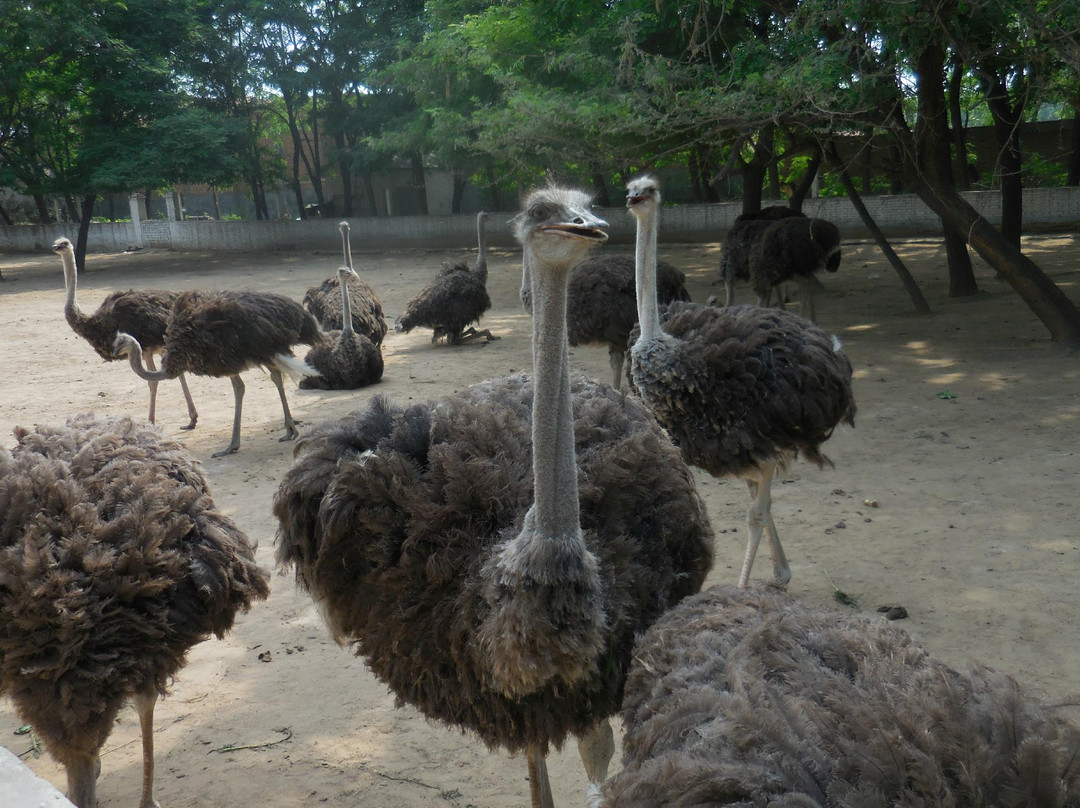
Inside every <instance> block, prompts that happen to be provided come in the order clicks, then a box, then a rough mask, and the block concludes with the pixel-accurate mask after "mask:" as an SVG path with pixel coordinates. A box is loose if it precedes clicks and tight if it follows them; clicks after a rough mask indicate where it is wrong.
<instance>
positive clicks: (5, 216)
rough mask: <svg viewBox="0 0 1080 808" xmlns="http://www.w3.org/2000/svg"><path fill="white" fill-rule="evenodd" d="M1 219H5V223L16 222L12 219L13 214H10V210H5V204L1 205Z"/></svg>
mask: <svg viewBox="0 0 1080 808" xmlns="http://www.w3.org/2000/svg"><path fill="white" fill-rule="evenodd" d="M0 219H3V220H4V224H15V222H13V221H11V216H9V215H8V212H7V211H6V210H4V206H3V205H0Z"/></svg>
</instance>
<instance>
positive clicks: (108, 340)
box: [53, 238, 199, 429]
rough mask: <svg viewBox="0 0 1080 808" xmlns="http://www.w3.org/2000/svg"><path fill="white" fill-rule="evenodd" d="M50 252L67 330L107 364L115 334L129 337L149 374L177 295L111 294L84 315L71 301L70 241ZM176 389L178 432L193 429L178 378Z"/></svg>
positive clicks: (191, 406)
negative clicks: (181, 418)
mask: <svg viewBox="0 0 1080 808" xmlns="http://www.w3.org/2000/svg"><path fill="white" fill-rule="evenodd" d="M53 250H54V251H55V252H56V253H57V254H59V256H60V260H61V261H62V262H63V265H64V286H65V287H66V289H67V302H66V303H65V304H64V317H65V319H67V321H68V325H70V326H71V329H72V330H73V331H74V332H75V333H76V334H78V335H79V336H80V337H82V338H83V339H84V340H86V341H87V342H89V343H90V345H91V347H93V349H94V350H95V351H97V352H98V356H100V357H101V358H102V359H104V360H106V361H107V362H111V361H113V360H114V359H116V356H115V355H114V354H113V350H112V348H113V341H114V340H115V339H116V334H117V333H118V332H120V331H123V332H125V333H128V334H133V335H134V336H135V338H136V339H137V340H138V341H139V344H140V345H141V346H142V350H143V360H144V361H145V362H146V366H147V367H148V368H150V370H154V354H155V353H161V351H162V350H163V349H164V347H165V326H166V325H167V324H168V322H169V312H170V311H171V310H172V304H173V302H174V301H175V300H176V296H177V294H178V293H177V292H169V291H165V290H160V289H139V290H135V289H130V290H128V291H126V292H113V293H112V294H110V295H109V296H108V297H106V298H105V300H104V301H103V302H102V304H101V305H100V306H98V309H97V311H95V312H94V313H93V314H91V315H86V314H85V313H84V312H83V310H82V309H81V308H79V303H78V301H77V300H76V299H75V288H76V286H77V285H78V273H77V271H76V269H75V250H74V248H73V247H72V245H71V241H70V240H69V239H66V238H58V239H57V240H56V241H55V242H54V243H53ZM149 386H150V413H149V415H148V416H147V417H148V419H149V421H150V423H154V420H155V415H156V410H157V389H158V383H157V381H150V382H149ZM180 388H181V389H182V390H183V391H184V400H185V401H186V402H187V408H188V418H189V419H190V420H189V421H188V424H187V426H183V427H180V428H181V429H194V428H195V423H196V422H197V421H198V420H199V413H198V412H196V410H195V402H194V401H193V400H192V398H191V391H190V390H188V385H187V379H185V378H184V374H183V373H181V374H180Z"/></svg>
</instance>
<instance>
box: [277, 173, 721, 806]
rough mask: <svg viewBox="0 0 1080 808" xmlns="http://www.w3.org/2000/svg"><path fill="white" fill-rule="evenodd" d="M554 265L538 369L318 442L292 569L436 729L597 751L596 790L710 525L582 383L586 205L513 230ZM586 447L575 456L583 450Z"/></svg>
mask: <svg viewBox="0 0 1080 808" xmlns="http://www.w3.org/2000/svg"><path fill="white" fill-rule="evenodd" d="M513 225H514V229H515V231H516V235H517V238H518V239H519V240H520V241H521V242H522V245H523V247H524V249H525V251H526V253H527V255H528V256H530V257H531V258H532V260H533V261H534V262H535V287H534V300H535V304H536V311H535V317H534V319H533V331H534V341H533V354H534V363H535V376H534V377H533V378H530V377H529V376H527V375H516V376H511V377H508V378H500V379H494V380H491V381H488V382H484V383H481V384H478V385H474V386H472V387H470V388H467V389H465V390H464V391H463V392H462V393H460V394H458V395H456V396H453V397H448V398H443V399H440V400H436V401H431V402H428V403H426V404H416V405H411V406H408V407H401V406H395V405H392V404H390V403H389V402H387V401H386V400H385V399H383V398H382V397H376V398H375V399H374V400H373V401H372V403H371V404H370V405H369V407H368V408H367V410H366V411H364V412H361V413H355V414H353V415H351V416H349V417H347V418H344V419H342V420H340V421H337V422H334V423H330V424H326V425H323V426H321V427H318V428H316V429H314V430H312V431H309V432H307V433H306V434H305V435H304V436H303V437H302V438H301V439H300V442H299V443H298V445H297V454H298V459H297V461H296V462H295V464H294V465H293V467H292V468H291V469H290V470H289V472H288V473H287V475H286V477H285V479H284V481H283V482H282V484H281V486H280V488H279V489H278V492H277V495H276V496H275V499H274V513H275V515H276V516H277V518H278V520H279V522H280V530H279V534H278V539H277V542H278V543H277V557H278V561H279V562H280V563H281V564H284V565H293V566H295V571H296V577H297V582H298V583H299V584H300V585H301V586H302V587H303V588H305V589H307V590H308V591H309V592H310V593H311V595H312V597H313V598H314V600H315V601H316V602H317V603H318V604H319V606H320V611H321V612H322V614H323V616H324V617H325V619H326V620H327V622H328V624H329V626H330V629H331V631H332V632H333V634H334V636H335V638H336V639H337V640H338V641H339V642H349V643H353V644H355V646H356V651H357V653H358V654H359V655H361V656H363V657H364V658H365V659H366V660H367V663H368V665H369V666H370V667H371V669H372V670H373V671H374V672H375V674H376V675H377V676H378V677H379V678H380V679H381V680H382V681H384V682H386V683H387V684H388V685H389V686H390V688H391V689H392V690H393V691H394V693H395V695H396V697H397V699H398V702H399V703H408V704H411V705H413V706H415V707H416V708H418V709H419V710H421V711H422V712H423V713H424V714H425V715H427V716H428V717H430V718H433V719H438V720H440V721H444V722H446V723H448V724H450V725H451V726H454V727H460V728H461V729H464V730H471V731H473V732H475V733H476V734H477V735H479V736H480V738H481V739H482V740H483V741H484V742H485V743H486V744H487V745H488V746H490V747H493V748H494V747H502V748H505V749H507V750H509V751H511V752H514V753H517V752H522V751H524V752H525V753H526V754H527V756H528V759H529V769H530V775H531V778H530V779H531V784H532V800H533V804H534V806H550V805H551V793H550V788H549V786H548V780H547V773H546V766H545V763H544V760H545V753H546V752H547V750H548V748H549V747H550V746H552V745H556V746H558V745H560V744H561V743H562V742H563V740H564V739H565V738H566V736H567V735H570V734H572V735H576V736H578V738H579V739H580V741H579V747H580V749H581V752H582V757H583V760H584V761H585V765H586V771H587V773H588V776H589V779H590V781H591V782H592V783H593V784H594V786H595V785H596V784H597V783H599V782H600V781H601V780H602V779H603V777H604V772H605V771H606V768H607V761H608V759H609V758H610V754H611V751H612V749H613V744H612V740H611V734H610V728H609V727H608V725H607V721H606V719H607V717H608V716H609V715H612V714H613V713H614V712H615V711H616V710H618V706H619V703H620V700H621V697H622V684H623V676H624V673H625V671H626V669H627V666H628V665H629V661H630V651H631V647H632V645H633V641H634V637H635V636H636V635H637V634H638V633H639V632H640V631H641V630H643V629H644V627H645V626H647V625H649V624H650V623H651V622H652V621H653V620H655V619H656V617H657V616H658V615H659V614H660V613H661V612H663V610H664V609H666V608H667V607H668V606H669V605H671V604H672V603H674V602H676V601H678V600H679V599H681V598H682V597H684V596H686V595H687V594H690V593H692V592H695V591H696V590H697V589H698V588H699V587H700V585H701V582H702V580H703V579H704V577H705V575H706V573H707V571H708V568H709V566H710V564H711V540H712V532H711V529H710V527H709V524H708V520H707V517H706V514H705V511H704V507H703V504H702V502H701V499H700V497H699V496H698V494H697V492H696V490H695V488H694V484H693V479H692V475H691V473H690V470H689V468H688V467H687V466H686V465H685V463H683V462H682V460H681V459H680V458H679V455H678V451H677V450H676V449H675V448H674V447H673V446H672V445H671V442H670V441H669V440H668V438H667V436H666V435H665V434H664V433H663V430H661V429H660V428H659V426H657V424H656V422H655V420H654V419H653V418H652V416H651V415H650V414H649V412H648V411H647V410H646V409H645V408H644V407H643V406H641V404H640V402H638V401H637V399H636V398H632V397H628V396H625V395H622V394H619V393H617V392H615V391H614V390H613V389H612V388H611V387H610V386H608V385H606V384H600V383H597V382H594V381H590V380H587V379H584V378H583V377H577V378H572V377H571V375H570V369H569V353H568V350H569V349H568V347H567V344H566V309H565V306H566V286H567V280H568V277H569V273H570V269H571V267H572V266H573V265H574V264H575V263H577V262H578V261H580V260H581V258H582V257H583V256H584V254H585V252H586V251H587V250H588V249H589V248H590V247H592V246H593V245H595V244H597V243H599V242H602V241H603V240H604V239H605V237H606V236H605V234H604V232H603V231H602V230H600V229H599V228H600V227H602V226H603V225H604V223H603V222H601V221H599V220H598V219H596V218H595V217H594V216H593V215H592V214H591V213H590V212H589V198H588V197H587V196H586V195H585V194H583V193H580V192H576V191H569V190H565V189H559V188H549V189H546V190H542V191H536V192H534V193H533V194H532V195H531V196H530V197H529V198H528V199H527V200H526V202H525V209H524V211H523V212H522V213H521V214H520V215H519V216H518V217H517V218H516V219H515V220H514V223H513ZM575 444H576V457H575Z"/></svg>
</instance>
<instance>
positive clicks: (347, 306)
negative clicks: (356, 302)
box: [338, 274, 352, 334]
mask: <svg viewBox="0 0 1080 808" xmlns="http://www.w3.org/2000/svg"><path fill="white" fill-rule="evenodd" d="M338 280H339V281H340V282H341V333H342V334H351V333H352V299H351V298H350V297H349V276H348V275H345V274H341V275H340V276H339V277H338Z"/></svg>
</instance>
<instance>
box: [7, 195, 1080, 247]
mask: <svg viewBox="0 0 1080 808" xmlns="http://www.w3.org/2000/svg"><path fill="white" fill-rule="evenodd" d="M963 196H964V197H965V198H966V199H967V200H968V202H970V203H971V204H972V205H973V206H974V207H975V209H976V210H978V211H979V212H980V213H981V214H982V215H983V216H984V217H986V218H987V219H988V220H989V221H990V222H991V223H993V224H998V223H1000V220H1001V197H1000V194H998V193H997V192H996V191H972V192H968V193H964V194H963ZM863 201H864V202H865V204H866V207H867V209H868V210H869V211H870V214H871V215H872V216H873V217H874V220H875V221H876V222H877V223H878V225H879V226H880V227H881V228H882V230H884V231H885V232H886V233H887V234H889V235H893V236H911V235H936V234H939V233H940V232H941V224H940V221H939V220H938V218H937V217H936V216H935V215H934V213H933V212H932V211H931V210H930V209H929V208H928V207H926V205H924V204H923V203H922V202H921V201H920V200H919V198H918V197H916V196H913V195H898V196H867V197H864V200H863ZM740 210H741V206H740V205H739V203H735V202H727V203H718V204H700V205H669V206H667V207H665V208H664V209H663V213H662V215H661V219H660V223H661V225H660V228H661V229H660V238H661V240H664V241H668V242H676V241H691V242H692V241H702V242H708V241H718V240H719V239H720V238H721V236H722V234H723V232H724V231H725V230H726V229H727V228H728V227H730V226H731V224H732V222H733V221H734V220H735V217H736V216H738V215H739V212H740ZM803 212H804V213H806V214H807V215H808V216H818V217H820V218H823V219H828V220H829V221H832V222H834V223H835V224H836V225H837V226H838V227H839V228H840V232H841V233H842V234H843V236H844V238H845V239H857V238H865V237H866V236H867V235H868V233H867V232H866V229H865V228H864V227H863V224H862V221H861V220H860V219H859V216H858V214H857V213H856V212H855V209H854V208H853V207H852V205H851V203H850V202H849V201H848V200H847V199H846V198H827V199H820V198H819V199H808V200H806V202H805V203H804V204H803ZM597 213H599V215H601V216H603V217H604V218H606V219H607V221H608V223H609V225H610V232H611V238H612V241H613V242H615V243H622V244H626V243H628V242H631V241H632V240H633V236H634V221H633V219H632V217H630V216H629V215H628V214H627V212H626V210H625V209H624V208H621V207H619V208H600V209H598V210H597ZM513 215H514V214H513V213H512V212H510V213H494V214H492V215H491V218H490V219H489V220H488V240H489V243H490V244H491V245H492V246H504V247H505V246H512V245H513V244H514V242H513V239H512V238H511V236H510V231H509V229H508V228H507V227H506V221H507V220H508V219H510V218H511V217H512V216H513ZM337 225H338V221H337V220H336V219H309V220H307V221H288V220H281V221H272V222H250V221H228V222H215V221H190V220H189V221H163V220H148V221H141V222H138V223H132V222H120V223H116V224H92V225H91V226H90V234H89V242H88V249H89V251H90V252H119V251H122V250H125V249H129V248H132V247H159V248H166V249H173V250H180V251H195V252H199V251H202V252H212V251H229V252H257V251H261V250H269V251H305V250H318V251H320V252H331V253H338V252H339V251H340V249H341V236H340V234H339V232H338V227H337ZM349 225H350V228H351V238H352V246H353V249H354V250H357V251H358V252H360V251H364V250H393V249H406V248H421V249H423V248H430V249H441V248H461V247H462V246H463V245H467V244H470V243H474V242H475V239H476V217H475V215H473V214H462V215H456V216H392V217H379V218H362V219H349ZM1024 226H1025V229H1026V230H1029V231H1045V230H1069V229H1080V188H1031V189H1028V190H1025V191H1024ZM75 235H76V232H75V226H74V225H72V224H50V225H15V226H8V227H0V251H10V252H39V251H42V250H48V249H49V248H50V247H51V246H52V243H53V241H55V240H56V239H57V238H59V237H60V236H67V237H69V238H74V237H75Z"/></svg>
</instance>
